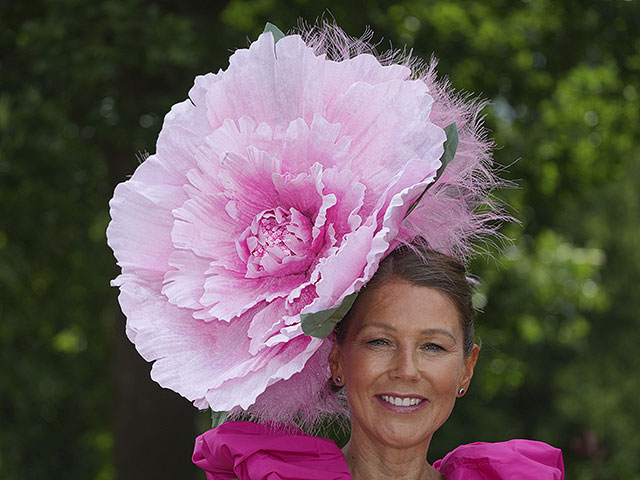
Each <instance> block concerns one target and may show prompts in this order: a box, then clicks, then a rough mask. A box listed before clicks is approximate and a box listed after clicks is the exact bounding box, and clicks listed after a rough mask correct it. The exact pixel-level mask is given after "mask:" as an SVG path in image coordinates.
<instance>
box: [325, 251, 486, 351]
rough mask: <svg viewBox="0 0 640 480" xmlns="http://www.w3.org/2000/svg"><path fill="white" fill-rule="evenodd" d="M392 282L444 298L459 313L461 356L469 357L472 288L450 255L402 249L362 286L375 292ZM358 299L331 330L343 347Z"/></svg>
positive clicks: (382, 264)
mask: <svg viewBox="0 0 640 480" xmlns="http://www.w3.org/2000/svg"><path fill="white" fill-rule="evenodd" d="M393 279H400V280H405V281H407V282H409V283H411V284H413V285H418V286H422V287H431V288H435V289H436V290H438V291H440V292H441V293H444V294H445V295H447V297H448V298H449V299H450V300H451V301H452V302H453V304H454V305H455V307H456V308H457V310H458V313H459V314H460V325H461V327H462V334H463V340H464V341H463V346H464V354H465V355H470V354H471V351H472V350H473V345H474V327H473V319H474V316H475V310H474V309H473V305H472V303H471V294H472V289H471V285H470V284H469V280H468V279H467V272H466V269H465V267H464V265H463V264H462V263H460V262H459V261H458V260H456V259H455V258H453V257H450V256H449V255H445V254H443V253H440V252H436V251H435V250H431V249H428V248H424V247H420V246H413V245H412V246H401V247H399V248H397V249H395V250H394V251H392V252H391V253H390V254H389V255H387V257H386V258H385V259H384V260H382V262H380V266H379V267H378V271H377V272H376V273H375V274H374V275H373V277H372V278H371V280H369V282H368V283H367V285H366V286H365V287H364V288H366V289H367V290H368V291H371V290H375V289H376V288H379V287H380V286H381V285H384V284H385V283H388V282H389V281H391V280H393ZM357 305H358V299H356V302H355V303H354V305H353V307H352V308H351V310H349V312H348V313H347V315H345V317H344V318H343V319H342V320H341V321H340V322H339V323H338V324H337V325H336V326H335V328H334V329H333V333H334V339H335V341H336V342H338V344H340V345H342V344H343V343H344V341H345V339H346V337H347V331H348V329H349V323H350V322H349V320H350V319H351V317H352V312H353V311H354V310H355V309H356V308H357Z"/></svg>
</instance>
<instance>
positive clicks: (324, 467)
mask: <svg viewBox="0 0 640 480" xmlns="http://www.w3.org/2000/svg"><path fill="white" fill-rule="evenodd" d="M193 463H195V464H196V465H198V466H199V467H200V468H202V469H203V470H204V471H205V472H206V473H207V480H233V479H235V478H238V479H239V480H302V479H305V480H353V479H352V477H351V475H349V468H348V467H347V462H346V461H345V459H344V456H343V455H342V452H341V451H340V449H339V448H338V447H337V445H336V444H335V443H334V442H333V441H331V440H327V439H326V438H318V437H312V436H310V435H305V434H304V433H302V430H300V429H298V428H295V427H285V428H282V427H269V426H267V425H261V424H256V423H251V422H228V423H225V424H223V425H221V426H219V427H218V428H215V429H213V430H209V431H207V432H205V433H203V434H202V435H200V436H199V437H198V438H196V446H195V449H194V452H193Z"/></svg>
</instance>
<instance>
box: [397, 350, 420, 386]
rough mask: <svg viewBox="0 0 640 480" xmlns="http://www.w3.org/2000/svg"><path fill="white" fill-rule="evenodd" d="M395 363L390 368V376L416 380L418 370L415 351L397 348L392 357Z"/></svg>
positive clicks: (418, 376) (418, 375)
mask: <svg viewBox="0 0 640 480" xmlns="http://www.w3.org/2000/svg"><path fill="white" fill-rule="evenodd" d="M394 361H395V363H394V365H393V368H392V370H391V372H390V373H391V377H392V378H398V379H402V380H408V381H417V380H419V379H420V370H419V369H418V364H417V358H416V355H415V352H412V351H411V350H409V349H407V350H399V351H398V352H397V353H396V355H395V359H394Z"/></svg>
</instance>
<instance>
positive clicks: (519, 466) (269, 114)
mask: <svg viewBox="0 0 640 480" xmlns="http://www.w3.org/2000/svg"><path fill="white" fill-rule="evenodd" d="M367 39H368V37H366V38H364V39H354V38H351V37H348V36H347V35H346V34H345V33H344V32H342V31H341V30H340V29H339V28H338V27H336V26H334V25H317V26H314V27H310V28H302V29H301V30H300V31H299V32H298V34H294V35H284V34H283V33H282V32H281V31H279V30H278V29H277V28H275V27H274V26H272V25H267V28H266V29H265V32H264V33H263V34H262V35H260V37H259V38H258V39H257V40H256V41H255V42H253V43H252V44H251V45H250V46H249V48H247V49H240V50H237V51H235V52H234V53H233V55H232V56H231V58H230V59H229V67H228V69H227V70H226V71H220V72H218V73H217V74H213V73H209V74H206V75H203V76H200V77H197V78H196V80H195V84H194V87H193V88H192V90H191V91H190V92H189V99H188V100H185V101H183V102H181V103H178V104H176V105H174V106H173V108H172V109H171V111H170V112H169V113H168V114H167V116H166V118H165V121H164V125H163V127H162V131H161V132H160V136H159V138H158V144H157V151H156V153H155V154H153V155H151V156H150V157H149V158H147V159H146V160H145V161H144V162H143V163H142V164H141V165H140V166H139V167H138V169H137V170H136V172H135V173H134V174H133V175H132V176H131V178H130V179H129V180H127V181H125V182H123V183H121V184H120V185H118V186H117V187H116V190H115V193H114V197H113V199H112V201H111V204H110V205H111V215H112V221H111V223H110V225H109V228H108V230H107V236H108V241H109V245H110V246H111V247H112V248H113V250H114V254H115V256H116V258H117V259H118V263H119V265H120V266H121V268H122V274H121V275H119V276H118V277H117V278H116V280H115V281H114V285H117V286H118V287H120V290H121V293H120V297H119V300H120V304H121V306H122V310H123V311H124V313H125V315H126V316H127V335H128V336H129V338H130V339H131V341H132V342H134V343H135V345H136V348H137V349H138V351H139V352H140V353H141V355H142V356H143V357H144V358H145V359H147V360H148V361H152V362H154V364H153V368H152V372H151V375H152V378H153V379H154V380H156V381H157V382H158V383H160V385H162V386H163V387H166V388H170V389H173V390H175V391H176V392H178V393H180V394H181V395H183V396H184V397H186V398H188V399H189V400H191V401H192V402H193V403H194V404H195V405H196V406H197V407H198V408H201V409H204V408H211V409H212V410H213V411H214V412H216V415H214V418H227V419H238V418H246V417H247V416H249V417H250V418H252V419H254V420H260V421H262V422H266V423H261V424H260V423H250V422H227V423H224V424H222V425H220V426H218V427H217V428H214V429H212V430H210V431H208V432H206V433H204V434H203V435H201V436H200V437H199V438H198V440H197V443H196V449H195V452H194V456H193V459H194V461H195V462H196V463H197V464H198V465H199V466H201V467H202V468H203V469H204V470H205V471H206V472H207V476H208V478H209V479H232V478H235V477H238V478H240V479H241V480H247V479H250V480H257V479H271V478H279V479H305V480H309V479H319V480H320V479H322V480H327V479H353V478H355V479H357V480H363V479H367V480H375V479H378V478H394V479H400V478H404V479H411V480H424V479H429V478H439V477H440V478H441V476H442V475H444V476H445V477H446V478H447V479H448V480H454V479H457V478H462V476H464V475H466V476H465V477H464V478H465V479H467V480H468V479H474V478H478V479H479V478H483V479H484V478H492V479H493V478H518V479H526V478H535V479H538V480H539V479H545V478H553V479H559V478H561V476H562V466H561V460H560V459H561V457H560V455H559V452H558V451H557V450H555V449H553V448H551V447H548V446H546V445H543V444H538V443H535V442H534V443H531V442H524V443H523V442H515V443H514V442H508V443H505V444H498V445H493V446H490V447H488V446H486V445H475V446H469V447H461V450H456V451H454V452H452V454H450V455H448V456H447V457H445V458H444V459H443V460H442V461H441V462H436V463H435V464H434V465H433V466H431V465H429V464H428V463H427V460H426V454H427V450H428V448H429V445H430V443H431V439H432V436H433V434H434V432H435V431H436V430H437V429H438V428H439V427H440V426H441V425H442V424H443V423H444V422H445V420H446V419H447V418H448V416H449V415H450V413H451V411H452V409H453V405H454V403H455V399H456V398H457V397H459V396H462V395H463V394H464V392H465V391H466V390H467V389H468V388H469V382H470V381H471V377H472V375H473V369H474V366H475V363H476V360H477V358H478V351H479V348H478V347H477V346H476V345H475V344H474V337H473V316H474V312H473V308H472V306H471V288H470V286H469V284H468V282H467V279H466V271H465V267H464V265H463V263H462V262H464V261H465V260H467V259H468V258H469V256H470V255H471V254H472V253H473V242H474V241H475V240H478V238H482V237H484V236H486V235H491V234H495V233H496V229H497V228H498V225H499V223H500V221H501V220H504V219H505V218H507V217H505V215H504V214H503V213H502V212H501V210H500V208H498V207H497V206H496V205H495V202H494V201H493V200H492V197H491V196H490V192H491V191H492V190H493V189H494V188H496V187H497V186H499V185H500V184H501V182H500V180H499V179H498V178H497V177H496V176H495V174H494V173H493V171H492V168H491V156H490V148H491V143H490V142H489V141H488V140H487V135H486V132H485V130H484V128H483V127H482V124H481V114H480V108H481V107H482V102H474V101H468V97H465V96H460V95H458V94H455V93H453V92H452V91H451V89H450V88H449V85H448V83H447V82H442V81H438V80H436V76H435V63H432V64H425V63H423V62H421V61H420V60H417V59H414V58H411V57H410V56H407V55H403V54H402V53H399V52H388V53H387V54H383V55H377V53H376V52H375V49H374V47H373V46H372V45H370V44H369V43H368V42H367ZM438 252H440V253H438ZM345 314H346V318H344V320H342V317H343V316H344V315H345ZM340 320H342V321H341V322H340ZM338 322H339V323H338ZM336 324H337V326H336ZM334 327H335V331H334V332H333V334H332V331H333V330H334ZM329 377H331V378H332V380H330V381H329V382H327V379H328V378H329ZM330 385H331V386H330ZM336 390H337V391H336ZM345 398H346V403H345ZM341 415H342V416H346V418H349V419H350V420H351V424H352V437H351V440H350V442H349V443H348V444H347V446H346V447H345V451H344V454H343V452H341V451H340V450H339V449H338V448H337V447H336V445H335V444H334V443H333V442H331V441H329V440H326V439H322V438H316V437H312V436H308V435H305V434H303V433H302V432H301V431H300V430H299V429H297V428H296V427H294V426H293V425H295V423H298V424H301V425H303V426H305V427H313V426H315V425H318V424H319V423H320V422H321V421H323V420H325V419H327V417H329V418H335V417H336V416H341ZM277 422H284V425H283V424H281V423H277ZM461 452H462V453H461ZM514 465H515V467H514ZM498 470H499V472H500V473H499V474H498V473H496V474H494V473H493V472H497V471H498ZM472 472H475V476H473V475H472ZM532 472H533V473H532ZM500 475H502V476H500ZM527 475H528V476H527ZM531 475H533V476H531Z"/></svg>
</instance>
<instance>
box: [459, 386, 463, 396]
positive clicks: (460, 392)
mask: <svg viewBox="0 0 640 480" xmlns="http://www.w3.org/2000/svg"><path fill="white" fill-rule="evenodd" d="M458 395H460V396H462V395H464V388H461V389H460V390H458Z"/></svg>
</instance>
